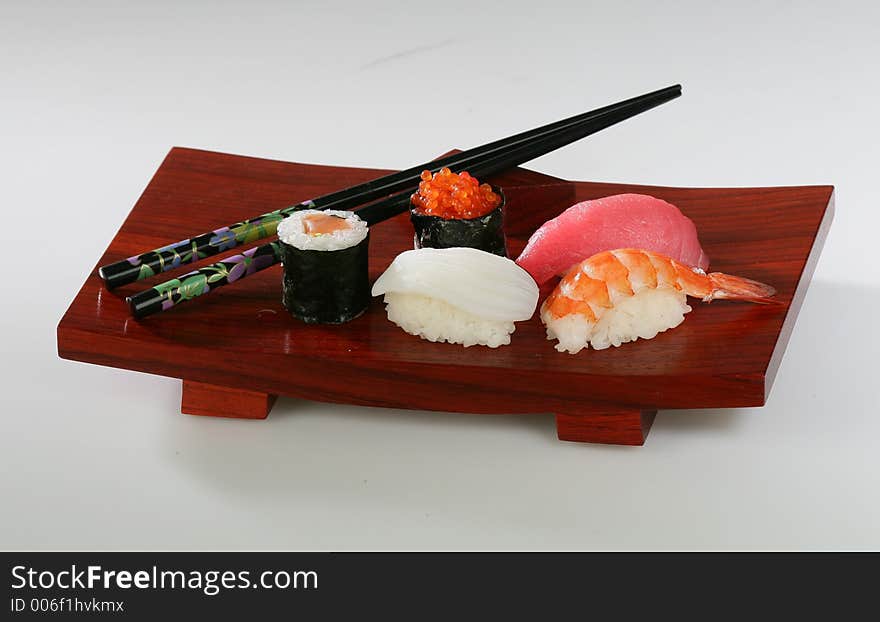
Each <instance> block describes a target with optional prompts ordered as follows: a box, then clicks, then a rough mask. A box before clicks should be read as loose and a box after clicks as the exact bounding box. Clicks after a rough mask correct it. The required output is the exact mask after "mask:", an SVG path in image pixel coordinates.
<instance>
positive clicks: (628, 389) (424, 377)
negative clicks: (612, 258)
mask: <svg viewBox="0 0 880 622" xmlns="http://www.w3.org/2000/svg"><path fill="white" fill-rule="evenodd" d="M386 172H388V171H382V170H372V169H355V168H339V167H331V166H315V165H308V164H292V163H287V162H278V161H272V160H262V159H257V158H249V157H241V156H234V155H226V154H220V153H211V152H206V151H199V150H194V149H182V148H174V149H172V150H171V151H170V152H169V154H168V156H167V157H166V158H165V161H164V162H163V163H162V165H161V166H160V167H159V170H158V171H157V172H156V174H155V175H154V177H153V179H152V180H151V181H150V184H149V185H148V186H147V188H146V190H145V191H144V193H143V195H142V196H141V198H140V199H139V200H138V202H137V204H136V205H135V207H134V209H133V210H132V211H131V213H130V214H129V216H128V218H127V219H126V220H125V223H124V224H123V225H122V228H121V229H120V230H119V233H117V235H116V236H115V237H114V238H113V241H112V242H111V243H110V247H109V248H108V249H107V251H106V252H105V253H104V254H103V255H102V256H101V257H100V258H99V259H98V262H97V265H103V264H106V263H109V262H112V261H116V260H119V259H122V258H125V257H128V256H130V255H133V254H135V253H137V252H141V251H144V250H145V249H150V248H155V247H157V246H160V245H163V244H166V243H168V242H172V241H175V240H178V239H180V238H182V237H185V235H189V234H195V233H199V232H202V231H208V230H210V229H214V228H216V227H217V226H219V225H224V224H227V223H230V222H235V221H238V220H242V219H244V218H247V217H250V216H253V215H255V214H260V213H263V212H266V211H269V210H273V209H277V208H281V207H285V206H288V205H291V204H293V203H296V202H298V201H301V200H304V199H308V198H311V197H314V196H317V195H321V194H325V193H327V192H330V191H333V190H336V189H338V188H342V187H346V186H349V185H352V184H355V183H359V182H362V181H365V180H368V179H371V178H374V177H377V176H379V175H382V174H385V173H386ZM489 181H491V182H493V183H496V184H498V185H499V186H501V187H502V188H503V189H504V191H505V194H506V195H507V199H508V212H507V225H506V226H507V233H508V243H509V247H510V253H511V256H513V257H515V256H516V255H517V254H519V252H520V250H521V249H522V248H523V246H524V245H525V241H526V239H527V238H528V236H529V235H530V234H531V233H532V231H534V230H535V228H537V227H538V226H539V225H540V224H541V223H543V222H544V221H546V220H547V219H549V218H552V217H553V216H556V215H557V214H558V213H559V212H561V211H562V210H564V209H565V208H567V207H569V206H570V205H572V204H573V203H574V202H576V201H581V200H584V199H590V198H598V197H602V196H607V195H610V194H617V193H621V192H642V193H647V194H652V195H654V196H657V197H660V198H662V199H666V200H667V201H670V202H671V203H674V204H675V205H677V206H678V207H679V208H681V210H682V211H683V212H684V213H685V214H687V215H688V216H690V217H691V218H692V219H693V220H694V222H695V223H696V225H697V229H698V231H699V235H700V240H701V242H702V244H703V248H704V249H705V250H706V252H707V253H708V255H709V258H710V260H711V262H712V269H713V270H717V271H723V272H729V273H732V274H737V275H741V276H746V277H749V278H753V279H757V280H760V281H764V282H766V283H770V284H772V285H774V286H775V287H776V288H777V289H778V290H779V294H778V297H777V303H776V304H771V305H755V304H746V303H736V302H723V301H719V302H715V303H712V304H703V303H699V302H695V303H694V304H693V305H692V306H693V307H694V310H693V312H691V313H690V314H688V315H687V317H686V320H685V322H684V323H683V324H682V325H681V326H679V327H678V328H675V329H674V330H670V331H667V332H665V333H662V334H660V335H659V336H657V337H656V338H655V339H652V340H649V341H644V340H639V341H637V342H635V343H631V344H627V345H624V346H621V347H620V348H610V349H608V350H602V351H593V350H584V351H582V352H581V353H579V354H577V355H570V354H562V353H559V352H557V351H556V350H555V349H554V348H553V343H554V342H550V341H547V339H546V337H545V332H544V328H543V326H542V325H541V322H540V319H539V318H538V317H537V313H536V314H535V317H533V318H532V320H530V321H529V322H520V323H518V324H517V328H516V332H515V333H514V334H513V336H512V343H511V345H509V346H503V347H501V348H497V349H490V348H485V347H479V346H474V347H470V348H463V347H461V346H459V345H450V344H437V343H430V342H428V341H423V340H421V339H419V338H417V337H413V336H411V335H408V334H406V333H404V332H403V331H402V330H400V329H399V328H398V327H397V326H395V325H394V324H392V323H391V322H389V321H388V320H387V319H386V316H385V310H384V305H383V304H382V302H381V299H379V298H376V299H373V301H372V304H371V306H370V308H369V309H368V311H367V312H366V313H365V314H364V315H363V316H361V317H359V318H358V319H356V320H354V321H352V322H350V323H348V324H345V325H342V326H316V325H305V324H303V323H301V322H299V321H297V320H295V319H293V318H292V317H290V316H289V315H288V314H287V313H286V312H285V310H284V308H283V307H282V306H281V301H280V299H281V268H280V266H273V267H272V268H269V269H268V270H265V271H263V272H260V273H257V274H255V275H254V276H252V277H249V278H247V279H245V280H243V281H241V282H239V283H236V284H234V285H230V286H228V287H225V288H223V289H220V290H218V291H217V292H214V293H211V294H209V295H207V296H205V297H204V298H202V299H196V300H193V301H190V302H188V303H186V304H183V305H181V306H180V307H177V308H174V309H171V310H170V311H167V312H164V313H160V314H157V315H154V316H151V317H148V318H146V319H144V320H140V321H139V320H135V319H133V318H131V317H130V316H129V312H128V308H127V306H126V305H125V303H124V297H125V296H126V295H129V294H132V293H134V292H136V291H139V290H140V289H143V288H144V287H145V286H146V285H153V284H155V283H157V282H160V281H162V280H165V279H167V278H170V277H171V273H167V274H165V275H159V276H156V277H153V278H152V279H150V280H148V281H144V282H141V283H134V284H131V285H128V286H125V287H122V288H119V289H118V290H114V291H109V290H107V289H106V288H104V286H103V284H102V281H101V279H100V278H99V277H98V275H97V269H95V270H93V271H92V273H91V275H90V276H89V278H88V279H87V280H86V282H85V283H84V284H83V286H82V289H81V290H80V292H79V294H78V295H77V296H76V298H75V299H74V300H73V302H72V303H71V305H70V308H69V309H68V310H67V313H65V315H64V317H63V318H62V319H61V322H60V324H59V325H58V353H59V355H60V356H61V357H62V358H67V359H72V360H76V361H84V362H88V363H96V364H98V365H109V366H112V367H121V368H124V369H131V370H136V371H142V372H147V373H152V374H160V375H163V376H170V377H173V378H181V379H182V380H183V399H182V406H181V410H182V412H184V413H189V414H197V415H216V416H226V417H248V418H265V417H266V416H267V414H268V412H269V409H270V408H271V406H272V403H273V402H274V399H275V396H277V395H288V396H295V397H302V398H307V399H311V400H318V401H325V402H338V403H346V404H362V405H367V406H385V407H392V408H411V409H425V410H441V411H458V412H470V413H481V414H489V413H541V412H546V413H553V414H555V416H556V427H557V430H558V435H559V438H560V439H563V440H573V441H590V442H602V443H618V444H630V445H640V444H642V443H643V442H644V440H645V436H646V435H647V433H648V430H649V428H650V425H651V423H652V421H653V418H654V414H655V413H656V411H657V409H662V408H677V409H678V408H716V407H738V406H761V405H763V404H764V401H765V399H766V398H767V394H768V392H769V390H770V387H771V385H772V383H773V378H774V376H775V374H776V370H777V368H778V367H779V363H780V361H781V359H782V356H783V353H784V352H785V348H786V345H787V343H788V339H789V336H790V335H791V331H792V329H793V328H794V324H795V319H796V316H797V313H798V309H799V307H800V304H801V301H802V300H803V297H804V294H805V293H806V290H807V285H808V284H809V281H810V278H811V276H812V274H813V270H814V268H815V265H816V261H817V260H818V257H819V253H820V251H821V249H822V245H823V243H824V241H825V237H826V234H827V232H828V229H829V227H830V225H831V219H832V214H833V190H834V189H833V187H831V186H804V187H788V188H729V189H719V188H662V187H653V186H650V187H649V186H633V185H626V184H606V183H592V182H568V181H564V180H561V179H557V178H554V177H549V176H547V175H542V174H539V173H535V172H531V171H527V170H524V169H516V170H514V171H511V172H509V173H506V174H504V175H498V176H496V177H494V178H492V179H491V180H489ZM412 236H413V233H412V227H411V225H410V223H409V218H408V215H406V214H403V215H401V216H399V217H397V218H394V219H393V220H390V221H387V222H385V223H382V224H380V225H377V226H376V227H374V228H373V230H372V234H371V243H370V276H371V279H375V278H377V277H378V276H379V274H381V273H382V272H383V271H384V270H385V268H386V267H387V266H388V264H389V263H390V262H391V260H392V259H393V258H394V257H395V256H396V255H397V254H398V253H400V252H402V251H404V250H406V249H409V248H412ZM216 259H217V258H213V259H208V260H205V261H203V262H202V264H205V263H210V262H211V261H213V260H216ZM96 268H97V266H96ZM191 268H192V266H190V267H189V268H186V270H188V269H191ZM182 271H184V270H181V272H182ZM552 286H553V284H552V283H551V284H550V285H549V286H547V287H545V288H544V289H543V290H542V299H543V297H544V296H545V295H546V294H547V293H549V291H550V289H551V288H552Z"/></svg>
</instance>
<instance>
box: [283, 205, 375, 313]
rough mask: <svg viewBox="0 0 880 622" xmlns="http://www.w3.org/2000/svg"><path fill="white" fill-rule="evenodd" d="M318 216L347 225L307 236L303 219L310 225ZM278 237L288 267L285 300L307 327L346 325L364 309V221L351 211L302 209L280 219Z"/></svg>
mask: <svg viewBox="0 0 880 622" xmlns="http://www.w3.org/2000/svg"><path fill="white" fill-rule="evenodd" d="M314 214H318V215H320V216H319V217H321V218H328V217H330V218H338V219H339V220H340V221H345V223H348V224H347V228H339V229H337V230H335V231H332V232H329V233H327V232H323V233H321V232H317V233H309V232H308V230H304V222H303V221H306V223H305V224H306V225H307V224H308V219H309V218H311V217H313V215H314ZM288 221H290V222H288ZM324 222H327V221H326V220H325V221H324ZM352 225H353V226H352ZM305 229H307V226H306V227H305ZM278 235H279V240H280V241H281V249H282V258H281V261H282V263H283V265H284V270H283V281H282V298H281V301H282V304H283V305H284V307H285V308H286V309H287V310H288V312H290V314H291V315H292V316H294V317H295V318H297V319H300V320H302V321H303V322H306V323H309V324H342V323H343V322H348V321H350V320H353V319H354V318H356V317H358V316H359V315H360V314H362V313H363V312H364V311H365V310H366V308H367V306H368V305H369V303H370V278H369V272H368V259H369V242H370V235H369V231H368V230H367V226H366V223H364V222H363V221H362V220H361V219H359V218H358V217H357V216H356V215H355V214H353V213H352V212H343V211H336V210H328V211H324V212H321V211H318V210H304V211H302V212H296V213H294V214H293V215H291V216H289V217H288V218H286V219H285V220H284V221H282V223H281V224H280V225H279V227H278Z"/></svg>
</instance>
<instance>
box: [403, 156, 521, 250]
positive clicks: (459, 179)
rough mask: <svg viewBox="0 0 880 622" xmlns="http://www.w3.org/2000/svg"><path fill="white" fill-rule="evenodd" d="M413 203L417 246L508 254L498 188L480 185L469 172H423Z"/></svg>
mask: <svg viewBox="0 0 880 622" xmlns="http://www.w3.org/2000/svg"><path fill="white" fill-rule="evenodd" d="M410 202H411V204H412V209H411V210H410V219H411V220H412V223H413V227H414V228H415V232H416V233H415V247H416V248H453V247H460V246H465V247H470V248H478V249H480V250H482V251H486V252H487V253H493V254H495V255H500V256H501V257H507V244H506V242H505V239H504V213H503V208H504V196H503V195H502V194H501V190H500V189H499V188H493V187H492V186H490V185H489V184H480V183H479V182H478V181H477V180H476V178H474V177H472V176H471V175H470V174H468V172H467V171H464V172H462V173H461V174H455V173H453V172H452V171H451V170H449V169H448V168H442V169H440V171H439V172H438V173H437V174H435V175H432V174H431V171H424V172H423V173H422V181H421V183H420V184H419V190H418V192H416V193H415V194H414V195H413V196H412V198H411V199H410Z"/></svg>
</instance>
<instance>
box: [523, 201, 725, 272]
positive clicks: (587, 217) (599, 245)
mask: <svg viewBox="0 0 880 622" xmlns="http://www.w3.org/2000/svg"><path fill="white" fill-rule="evenodd" d="M616 248H643V249H645V250H649V251H654V252H655V253H662V254H663V255H666V256H667V257H671V258H672V259H675V260H676V261H680V262H681V263H683V264H687V265H689V266H698V267H700V268H702V269H703V270H705V269H706V268H708V267H709V258H708V257H706V253H704V252H703V249H702V248H701V247H700V241H699V240H698V239H697V228H696V227H695V226H694V223H693V221H692V220H691V219H690V218H688V217H687V216H685V215H684V214H682V213H681V212H680V211H679V209H678V208H677V207H675V206H674V205H672V204H671V203H667V202H666V201H663V200H661V199H657V198H655V197H652V196H648V195H646V194H616V195H614V196H610V197H605V198H602V199H596V200H594V201H583V202H581V203H577V204H575V205H572V206H571V207H569V208H568V209H567V210H565V211H564V212H562V213H561V214H560V215H559V216H557V217H556V218H554V219H552V220H548V221H547V222H545V223H544V224H543V225H541V226H540V227H539V228H538V230H537V231H535V232H534V233H533V234H532V237H530V238H529V242H528V244H527V245H526V247H525V249H524V250H523V252H522V254H521V255H520V256H519V258H517V260H516V263H517V264H519V265H520V267H522V268H523V269H524V270H526V272H528V273H529V274H531V275H532V278H534V279H535V281H536V282H537V283H538V285H541V284H543V283H546V282H547V281H548V280H550V278H552V277H553V276H554V275H562V274H565V272H566V271H568V269H569V268H570V267H571V266H573V265H574V264H576V263H578V262H580V261H583V260H584V259H586V258H588V257H592V256H593V255H595V254H596V253H600V252H602V251H608V250H614V249H616Z"/></svg>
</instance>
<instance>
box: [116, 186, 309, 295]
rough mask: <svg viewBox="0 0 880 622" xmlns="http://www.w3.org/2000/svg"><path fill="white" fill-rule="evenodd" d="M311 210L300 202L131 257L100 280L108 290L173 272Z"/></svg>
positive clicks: (259, 236)
mask: <svg viewBox="0 0 880 622" xmlns="http://www.w3.org/2000/svg"><path fill="white" fill-rule="evenodd" d="M314 206H315V203H314V201H311V200H309V201H303V202H302V203H297V204H296V205H292V206H290V207H285V208H283V209H279V210H275V211H274V212H267V213H265V214H261V215H260V216H257V217H255V218H250V219H248V220H243V221H241V222H238V223H235V224H233V225H229V226H227V227H220V228H219V229H215V230H214V231H209V232H208V233H203V234H201V235H198V236H196V237H193V238H188V239H186V240H181V241H180V242H175V243H173V244H169V245H167V246H163V247H161V248H157V249H155V250H152V251H149V252H147V253H143V254H141V255H133V256H131V257H128V258H127V259H123V260H122V261H119V262H116V263H115V264H110V265H107V266H105V267H104V268H102V271H103V272H102V276H103V277H104V278H105V279H106V280H107V281H108V283H109V284H110V286H111V287H116V286H119V285H123V284H125V283H132V282H134V281H140V280H141V279H146V278H149V277H151V276H153V275H156V274H159V273H161V272H167V271H168V270H173V269H174V268H177V267H179V266H181V265H184V264H188V263H195V262H197V261H199V260H200V259H204V258H206V257H211V256H213V255H217V254H219V253H222V252H224V251H227V250H229V249H231V248H235V247H236V246H240V245H242V244H249V243H251V242H254V241H256V240H260V239H263V238H266V237H269V236H271V235H274V234H275V230H276V229H277V228H278V223H279V222H281V221H282V220H284V218H286V217H287V216H289V215H290V214H292V213H293V212H296V211H299V210H303V209H311V208H313V207H314Z"/></svg>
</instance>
